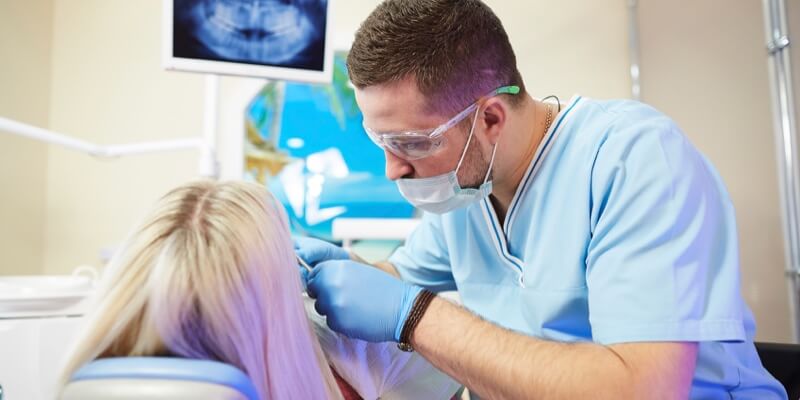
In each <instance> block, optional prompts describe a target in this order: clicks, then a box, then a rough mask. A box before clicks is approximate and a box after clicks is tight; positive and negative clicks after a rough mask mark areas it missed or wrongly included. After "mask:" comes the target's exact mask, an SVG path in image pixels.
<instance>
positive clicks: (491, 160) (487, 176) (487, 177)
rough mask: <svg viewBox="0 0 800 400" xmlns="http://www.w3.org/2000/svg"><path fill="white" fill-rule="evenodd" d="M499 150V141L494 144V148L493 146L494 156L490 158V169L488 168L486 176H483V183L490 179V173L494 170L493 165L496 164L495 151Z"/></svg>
mask: <svg viewBox="0 0 800 400" xmlns="http://www.w3.org/2000/svg"><path fill="white" fill-rule="evenodd" d="M496 152H497V143H495V144H494V148H492V158H491V159H490V160H489V169H487V170H486V176H485V177H483V183H486V182H488V181H489V173H491V172H492V166H493V165H494V153H496Z"/></svg>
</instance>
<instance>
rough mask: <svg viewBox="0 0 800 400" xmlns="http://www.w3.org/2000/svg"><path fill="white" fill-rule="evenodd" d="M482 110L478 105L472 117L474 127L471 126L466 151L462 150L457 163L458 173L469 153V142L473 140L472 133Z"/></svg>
mask: <svg viewBox="0 0 800 400" xmlns="http://www.w3.org/2000/svg"><path fill="white" fill-rule="evenodd" d="M480 111H481V107H480V106H477V109H476V110H475V117H474V118H473V119H472V127H471V128H469V136H468V137H467V144H466V145H465V146H464V151H462V152H461V158H460V159H458V165H456V173H458V170H459V168H461V163H462V162H463V161H464V156H465V155H467V149H469V144H470V142H472V133H473V132H475V125H476V124H477V122H478V113H479V112H480Z"/></svg>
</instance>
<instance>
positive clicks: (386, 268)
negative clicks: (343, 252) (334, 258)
mask: <svg viewBox="0 0 800 400" xmlns="http://www.w3.org/2000/svg"><path fill="white" fill-rule="evenodd" d="M350 259H351V260H353V261H355V262H358V263H361V264H366V265H372V266H373V267H375V268H377V269H379V270H381V271H383V272H386V273H387V274H389V275H392V276H394V277H395V278H400V274H399V273H398V272H397V269H396V268H395V267H394V265H392V263H390V262H388V261H378V262H375V263H370V262H368V261H366V260H364V259H363V258H361V257H360V256H359V255H358V254H356V253H354V252H352V251H350Z"/></svg>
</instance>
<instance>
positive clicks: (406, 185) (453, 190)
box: [397, 110, 497, 214]
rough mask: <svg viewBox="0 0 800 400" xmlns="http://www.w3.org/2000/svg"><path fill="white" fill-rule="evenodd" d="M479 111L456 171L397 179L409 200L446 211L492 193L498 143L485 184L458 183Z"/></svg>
mask: <svg viewBox="0 0 800 400" xmlns="http://www.w3.org/2000/svg"><path fill="white" fill-rule="evenodd" d="M478 111H479V110H476V111H475V118H474V119H473V120H472V127H471V128H470V130H469V136H468V137H467V144H466V145H465V146H464V151H462V152H461V158H460V159H459V160H458V165H456V169H455V170H454V171H450V172H447V173H444V174H441V175H436V176H432V177H430V178H417V179H398V180H397V188H398V189H400V194H402V195H403V197H405V199H406V200H408V202H409V203H411V204H413V205H414V206H415V207H417V208H419V209H421V210H424V211H427V212H431V213H435V214H444V213H446V212H449V211H452V210H455V209H457V208H460V207H465V206H467V205H469V204H472V203H474V202H476V201H478V200H481V199H483V198H486V197H488V196H489V194H491V193H492V182H491V181H490V180H489V174H490V173H491V171H492V165H493V164H494V154H495V151H496V150H497V143H495V145H494V148H492V158H491V160H490V161H489V168H488V169H487V170H486V176H485V177H484V178H483V183H482V184H481V185H480V186H479V187H478V188H466V189H465V188H462V187H461V185H460V184H459V183H458V169H459V168H461V163H462V162H463V161H464V155H465V154H467V149H468V148H469V144H470V142H471V141H472V134H473V132H474V131H475V123H476V121H477V120H478Z"/></svg>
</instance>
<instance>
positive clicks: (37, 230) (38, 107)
mask: <svg viewBox="0 0 800 400" xmlns="http://www.w3.org/2000/svg"><path fill="white" fill-rule="evenodd" d="M52 13H53V4H52V1H51V0H30V1H15V0H0V116H2V117H6V118H12V119H15V120H19V121H23V122H26V123H29V124H35V125H47V121H48V113H49V109H50V105H49V98H50V50H51V40H52V24H51V23H50V21H51V20H52ZM46 168H47V147H46V146H44V145H42V144H40V143H37V142H34V141H32V140H29V139H23V138H20V137H15V136H10V135H6V134H4V133H0V188H2V189H0V205H2V207H0V254H2V255H3V258H2V261H0V275H9V274H36V273H40V272H41V271H42V266H43V264H42V249H43V248H44V233H43V231H44V200H45V178H46Z"/></svg>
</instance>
